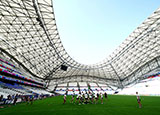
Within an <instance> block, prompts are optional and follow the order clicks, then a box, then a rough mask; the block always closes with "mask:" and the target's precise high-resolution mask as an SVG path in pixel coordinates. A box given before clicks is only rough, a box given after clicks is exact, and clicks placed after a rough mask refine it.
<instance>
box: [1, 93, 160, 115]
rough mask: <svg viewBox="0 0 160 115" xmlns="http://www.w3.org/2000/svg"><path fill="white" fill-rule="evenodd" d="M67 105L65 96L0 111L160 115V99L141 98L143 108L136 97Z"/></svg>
mask: <svg viewBox="0 0 160 115" xmlns="http://www.w3.org/2000/svg"><path fill="white" fill-rule="evenodd" d="M70 100H71V96H67V102H66V104H62V103H63V96H57V97H51V98H47V99H44V100H37V101H35V102H34V103H33V105H26V103H19V104H17V105H16V106H11V107H6V108H3V109H0V115H160V97H156V96H141V100H142V108H141V109H140V108H138V104H137V100H136V96H122V95H109V96H108V100H106V99H104V104H101V103H100V100H99V102H98V104H85V105H83V104H82V105H78V104H73V103H70Z"/></svg>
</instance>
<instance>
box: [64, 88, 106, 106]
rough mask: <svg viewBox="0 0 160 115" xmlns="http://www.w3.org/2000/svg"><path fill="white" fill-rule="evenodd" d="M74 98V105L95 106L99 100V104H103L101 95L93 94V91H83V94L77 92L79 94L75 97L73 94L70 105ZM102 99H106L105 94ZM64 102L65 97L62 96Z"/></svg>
mask: <svg viewBox="0 0 160 115" xmlns="http://www.w3.org/2000/svg"><path fill="white" fill-rule="evenodd" d="M75 97H76V101H75V104H77V103H78V104H79V105H80V104H89V103H92V104H97V102H98V100H99V98H100V99H101V104H103V93H94V92H93V91H91V90H89V91H85V92H79V94H78V95H77V96H76V95H75V93H74V92H73V95H72V99H71V103H73V101H74V98H75ZM104 97H105V98H106V99H107V97H108V96H107V93H106V92H105V93H104ZM65 102H66V95H64V103H63V104H65Z"/></svg>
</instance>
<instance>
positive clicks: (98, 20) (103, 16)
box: [53, 0, 160, 64]
mask: <svg viewBox="0 0 160 115" xmlns="http://www.w3.org/2000/svg"><path fill="white" fill-rule="evenodd" d="M53 6H54V12H55V16H56V23H57V27H58V30H59V34H60V38H61V40H62V44H63V46H64V48H65V49H66V51H67V52H68V54H69V55H70V56H71V57H72V58H73V59H74V60H76V61H78V62H80V63H83V64H94V63H97V62H99V61H101V60H103V59H105V58H107V57H108V56H109V55H110V54H111V53H112V52H113V51H114V50H115V49H116V48H118V46H119V45H120V44H121V43H122V42H123V41H124V40H125V39H126V38H127V37H128V36H129V35H130V34H131V33H132V32H133V31H134V30H135V29H136V28H137V27H138V26H139V25H140V24H141V23H142V22H143V21H144V20H145V19H147V17H148V16H150V15H151V14H152V13H153V12H154V11H155V10H156V9H157V8H159V7H160V0H53Z"/></svg>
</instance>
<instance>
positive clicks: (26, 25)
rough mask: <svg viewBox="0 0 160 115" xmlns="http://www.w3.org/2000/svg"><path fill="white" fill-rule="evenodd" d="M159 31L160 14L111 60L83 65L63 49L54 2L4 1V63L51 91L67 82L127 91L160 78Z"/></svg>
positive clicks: (0, 14) (0, 53)
mask: <svg viewBox="0 0 160 115" xmlns="http://www.w3.org/2000/svg"><path fill="white" fill-rule="evenodd" d="M159 30H160V9H157V10H156V11H155V12H154V13H153V14H152V15H151V16H150V17H148V18H147V19H146V20H145V21H144V22H143V23H142V24H141V25H140V26H139V27H137V28H136V29H135V30H134V31H133V32H132V33H131V34H130V35H129V36H128V38H126V39H125V41H124V42H123V43H122V44H121V45H120V46H119V47H118V48H117V49H116V50H115V51H114V52H113V53H112V54H111V55H110V56H109V57H107V58H106V59H104V60H102V61H101V62H99V63H96V64H92V65H84V64H81V63H78V62H77V61H75V60H74V59H72V58H71V57H70V55H69V54H68V53H67V51H66V50H65V48H64V47H63V44H62V42H61V39H60V35H59V32H58V29H57V25H56V19H55V15H54V10H53V2H52V0H1V1H0V57H1V59H2V60H5V61H8V62H10V63H13V64H14V65H15V67H16V69H17V70H19V71H21V72H23V73H24V74H25V75H26V76H27V77H28V78H29V79H34V80H35V81H39V82H42V83H45V87H47V88H49V89H52V90H54V89H55V88H56V87H57V86H58V85H59V84H63V83H66V84H67V86H69V84H70V83H76V85H77V86H79V82H86V83H87V84H88V83H96V84H97V86H98V85H99V84H105V85H106V86H107V87H109V88H111V89H114V88H118V89H123V88H124V87H126V86H128V85H130V84H133V83H138V82H140V81H142V80H144V79H147V78H148V77H149V76H150V75H152V74H153V73H158V72H159V70H160V50H159V49H160V45H159V44H160V31H159ZM104 53H105V52H104ZM67 86H66V87H67Z"/></svg>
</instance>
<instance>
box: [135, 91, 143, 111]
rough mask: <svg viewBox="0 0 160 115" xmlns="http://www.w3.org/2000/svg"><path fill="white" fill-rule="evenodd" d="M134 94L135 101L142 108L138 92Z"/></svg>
mask: <svg viewBox="0 0 160 115" xmlns="http://www.w3.org/2000/svg"><path fill="white" fill-rule="evenodd" d="M136 96H137V102H138V104H139V108H142V104H141V99H140V96H139V94H138V92H136Z"/></svg>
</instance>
